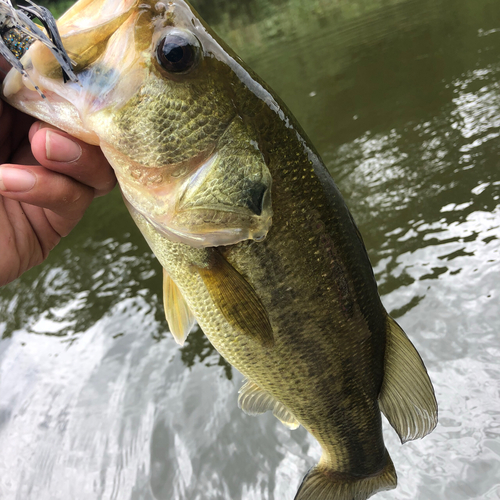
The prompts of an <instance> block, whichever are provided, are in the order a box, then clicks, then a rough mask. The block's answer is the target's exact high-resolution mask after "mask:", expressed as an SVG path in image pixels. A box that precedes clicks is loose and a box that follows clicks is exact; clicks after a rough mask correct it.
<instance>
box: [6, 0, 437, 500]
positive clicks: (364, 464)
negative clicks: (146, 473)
mask: <svg viewBox="0 0 500 500" xmlns="http://www.w3.org/2000/svg"><path fill="white" fill-rule="evenodd" d="M82 2H85V3H82ZM110 4H117V1H116V0H107V1H101V0H99V1H98V0H94V1H93V2H89V1H88V0H80V2H78V3H77V4H76V5H75V6H74V7H73V8H72V9H71V10H70V11H69V12H68V13H67V14H65V15H64V16H63V18H62V19H61V20H60V21H59V30H60V32H61V35H62V41H63V44H64V46H65V47H68V48H69V47H71V53H72V54H73V53H76V54H81V56H80V57H76V63H77V66H76V68H77V71H75V72H76V74H77V76H78V77H79V79H80V87H79V86H78V84H76V83H71V82H68V83H63V79H62V76H61V71H60V70H59V69H58V66H57V62H54V59H53V57H51V55H50V53H47V51H46V50H44V47H43V46H41V44H38V45H37V44H34V45H33V46H32V47H31V48H30V50H29V51H28V52H27V54H26V55H25V56H24V57H23V59H22V62H23V65H24V67H25V68H27V70H28V71H29V70H30V69H31V72H30V78H31V79H32V80H33V81H34V82H36V84H37V85H38V86H39V87H40V88H41V89H42V90H43V91H44V93H45V95H47V99H49V100H51V99H52V109H51V108H49V107H48V106H47V104H46V103H44V102H42V101H41V100H40V99H39V98H38V97H37V94H36V92H34V90H33V89H30V88H29V85H28V84H26V83H25V82H23V81H22V78H21V77H20V76H18V75H16V74H15V73H11V74H10V75H9V76H8V78H7V79H6V82H5V84H4V95H5V98H6V99H7V100H8V101H9V102H11V103H12V104H13V105H14V106H16V107H19V108H20V109H22V110H24V111H26V112H28V113H30V114H33V115H34V116H37V117H38V118H40V119H43V120H45V121H48V122H50V123H52V124H53V125H56V126H59V127H61V128H63V129H65V130H67V131H68V132H70V133H72V134H74V135H76V136H77V137H81V138H82V139H84V140H87V141H88V142H91V143H94V144H99V145H100V146H101V148H102V149H103V151H104V153H105V154H106V156H107V158H108V159H109V161H110V163H111V165H112V166H113V168H114V169H115V172H116V174H117V177H118V180H119V182H120V186H121V189H122V192H123V195H124V199H125V202H126V204H127V206H128V208H129V210H130V212H131V214H132V216H133V218H134V220H135V222H136V223H137V225H138V227H139V228H140V229H141V231H142V233H143V234H144V236H145V238H146V240H147V241H148V243H149V245H150V246H151V248H152V250H153V252H154V253H155V255H156V257H157V258H158V260H159V261H160V263H161V265H162V266H163V269H164V298H165V312H166V317H167V320H168V323H169V326H170V330H171V331H172V333H173V334H174V337H175V338H176V340H177V341H178V342H179V343H182V342H183V341H184V339H185V337H186V335H187V334H188V333H189V330H190V328H191V326H192V325H193V322H194V321H195V320H196V321H197V322H198V323H199V325H200V327H201V328H202V329H203V331H204V333H205V334H206V335H207V337H208V338H209V340H210V342H211V343H212V344H213V345H214V347H215V348H216V349H217V350H218V352H219V353H220V354H221V355H222V356H223V357H224V358H225V359H226V360H227V361H228V362H229V363H231V364H232V365H233V366H234V367H235V368H237V369H238V370H239V371H240V372H241V373H243V374H244V375H245V377H246V378H247V381H246V382H245V384H244V385H243V387H242V388H241V390H240V395H239V401H238V403H239V405H240V407H241V408H242V409H243V411H245V412H246V413H248V414H251V415H257V414H261V413H264V412H265V411H268V410H270V411H272V412H273V413H274V415H275V416H276V417H277V418H278V419H279V420H280V421H282V422H283V423H284V424H285V425H286V426H288V427H289V428H291V429H294V428H296V427H298V426H299V425H302V426H304V428H305V429H307V431H308V432H309V433H311V435H312V436H314V438H315V439H316V440H317V441H318V442H319V444H320V445H321V447H322V450H323V452H322V456H321V458H320V461H319V463H318V465H317V466H316V467H314V468H313V469H311V471H309V473H308V474H307V475H306V477H305V478H304V480H303V482H302V485H301V487H300V488H299V491H298V493H297V496H296V499H297V500H353V499H355V500H364V499H366V498H368V497H370V496H371V495H373V494H375V493H376V492H377V491H381V490H384V489H390V488H394V487H395V486H396V481H397V479H396V473H395V470H394V466H393V464H392V462H391V459H390V457H389V455H388V453H387V451H386V449H385V446H384V441H383V436H382V423H381V411H382V412H383V413H384V414H385V415H386V417H387V418H388V420H389V422H390V423H391V425H392V426H393V427H394V428H395V430H396V431H397V433H398V434H399V436H400V438H401V440H402V441H403V442H404V441H406V440H410V439H415V438H418V437H423V436H425V435H426V434H427V433H429V432H430V431H431V430H432V429H433V428H434V427H435V425H436V423H437V405H436V400H435V397H434V391H433V388H432V384H431V382H430V380H429V377H428V375H427V372H426V370H425V367H424V365H423V363H422V360H421V359H420V357H419V355H418V353H417V351H416V350H415V348H414V347H413V345H412V344H411V342H410V341H409V340H408V338H407V337H406V335H405V333H404V332H403V331H402V330H401V328H400V327H399V326H398V325H397V324H396V323H395V321H394V320H393V319H392V318H390V317H389V316H388V314H387V312H386V311H385V309H384V307H383V306H382V304H381V301H380V298H379V295H378V292H377V285H376V282H375V279H374V276H373V271H372V268H371V265H370V262H369V259H368V256H367V253H366V249H365V246H364V244H363V241H362V238H361V236H360V234H359V232H358V229H357V227H356V225H355V223H354V221H353V219H352V216H351V214H350V213H349V210H348V209H347V207H346V205H345V203H344V201H343V199H342V196H341V194H340V193H339V191H338V189H337V187H336V186H335V184H334V182H333V180H332V178H331V176H330V175H329V173H328V172H327V170H326V168H325V167H324V165H323V163H322V161H321V159H320V158H319V156H318V154H317V153H316V152H315V150H314V148H313V146H312V145H311V144H310V141H309V140H308V139H307V137H306V136H305V134H304V132H303V131H302V130H301V128H300V126H299V125H298V124H297V123H296V122H295V120H294V119H293V117H292V116H291V114H290V112H289V111H288V110H287V109H286V107H285V106H284V105H283V104H282V103H281V102H280V101H279V99H278V98H277V97H276V96H274V95H273V93H272V91H271V90H270V89H268V88H267V87H266V85H265V84H264V83H263V82H262V81H260V80H259V79H258V77H257V76H255V75H254V74H252V73H251V71H250V70H248V69H247V68H245V66H244V65H243V63H242V62H241V60H239V58H238V57H237V56H235V55H234V54H233V53H232V52H231V51H230V49H229V48H227V47H226V46H225V45H224V44H223V42H221V41H220V40H219V39H218V38H217V36H216V35H215V34H214V33H213V32H211V31H210V29H209V28H208V27H207V26H206V25H205V24H203V22H202V21H201V20H200V19H199V16H198V15H197V14H196V12H194V10H193V9H192V8H191V7H190V6H189V5H188V4H187V3H186V2H184V1H183V0H176V1H175V2H165V3H162V2H159V3H156V2H152V3H148V2H144V3H141V4H139V3H135V2H131V1H123V2H120V3H119V4H117V5H114V9H113V8H111V7H113V5H110ZM106 16H107V17H106ZM91 42H92V43H91ZM96 47H97V48H96ZM125 47H126V49H127V50H124V48H125ZM68 50H69V49H68ZM124 54H125V55H124Z"/></svg>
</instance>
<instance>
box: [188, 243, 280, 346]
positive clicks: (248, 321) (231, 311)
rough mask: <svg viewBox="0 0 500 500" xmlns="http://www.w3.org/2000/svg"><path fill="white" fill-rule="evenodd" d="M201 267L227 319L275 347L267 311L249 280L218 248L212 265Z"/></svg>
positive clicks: (238, 327)
mask: <svg viewBox="0 0 500 500" xmlns="http://www.w3.org/2000/svg"><path fill="white" fill-rule="evenodd" d="M198 271H199V273H200V276H201V278H202V279H203V282H204V283H205V285H206V286H207V289H208V292H209V293H210V296H211V297H212V300H213V301H214V302H215V304H216V305H217V307H218V308H219V309H220V311H221V312H222V314H223V315H224V317H225V318H226V320H227V321H228V322H229V323H230V324H231V325H233V326H234V327H236V328H237V329H238V330H240V331H241V332H242V333H245V334H247V335H249V336H250V337H252V338H253V339H254V340H256V341H257V342H259V343H260V344H262V345H263V346H265V347H272V346H273V345H274V337H273V329H272V327H271V323H270V321H269V317H268V315H267V311H266V309H265V307H264V305H263V304H262V302H261V300H260V299H259V297H258V296H257V294H256V293H255V290H254V289H253V288H252V286H251V285H250V283H248V281H246V280H245V278H244V277H243V276H242V275H241V274H240V273H239V272H238V271H236V269H235V268H234V267H233V266H232V265H231V264H229V262H227V260H226V259H225V258H224V257H223V256H222V255H221V254H220V253H219V252H218V251H217V250H216V249H214V250H213V253H212V255H211V263H210V266H209V267H208V268H202V267H199V268H198Z"/></svg>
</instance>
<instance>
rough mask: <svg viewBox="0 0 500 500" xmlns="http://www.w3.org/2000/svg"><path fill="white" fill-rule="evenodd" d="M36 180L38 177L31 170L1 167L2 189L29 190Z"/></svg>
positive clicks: (0, 187)
mask: <svg viewBox="0 0 500 500" xmlns="http://www.w3.org/2000/svg"><path fill="white" fill-rule="evenodd" d="M35 182H36V177H35V175H34V174H33V173H32V172H30V171H29V170H23V169H22V168H10V167H0V189H1V190H2V191H16V192H23V191H29V190H30V189H31V188H32V187H33V186H34V185H35Z"/></svg>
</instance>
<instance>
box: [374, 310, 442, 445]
mask: <svg viewBox="0 0 500 500" xmlns="http://www.w3.org/2000/svg"><path fill="white" fill-rule="evenodd" d="M387 325H388V327H387V337H386V338H387V341H386V342H387V344H386V348H385V367H384V369H385V373H384V381H383V383H382V389H381V391H380V394H379V406H380V410H381V411H382V412H383V414H384V415H385V416H386V417H387V420H389V423H390V424H391V425H392V427H394V430H395V431H396V432H397V433H398V435H399V438H400V439H401V442H402V443H405V442H406V441H411V440H412V439H417V438H422V437H424V436H425V435H427V434H429V432H431V431H432V430H433V429H434V427H436V424H437V412H438V409H437V402H436V396H435V395H434V388H433V387H432V383H431V381H430V379H429V375H428V374H427V370H426V369H425V366H424V363H423V361H422V359H421V358H420V356H419V354H418V352H417V350H416V349H415V347H414V346H413V344H412V343H411V342H410V340H409V339H408V337H407V336H406V334H405V332H403V330H402V329H401V327H400V326H399V325H398V324H397V323H396V322H395V321H394V320H393V319H392V318H391V317H388V321H387Z"/></svg>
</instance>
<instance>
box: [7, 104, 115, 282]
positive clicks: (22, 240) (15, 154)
mask: <svg viewBox="0 0 500 500" xmlns="http://www.w3.org/2000/svg"><path fill="white" fill-rule="evenodd" d="M115 183H116V178H115V175H114V173H113V170H112V169H111V167H110V166H109V164H108V162H107V161H106V159H105V158H104V155H103V154H102V152H101V150H100V148H98V147H97V146H90V145H88V144H86V143H84V142H82V141H79V140H77V139H74V138H73V137H71V136H70V135H69V134H67V133H65V132H62V131H60V130H58V129H55V128H53V127H49V126H48V125H46V124H42V123H41V122H34V123H33V119H32V118H30V117H28V116H27V115H25V114H23V113H21V112H20V111H17V110H15V109H14V108H12V107H11V106H9V105H8V104H6V103H4V102H2V101H0V286H2V285H5V284H6V283H9V282H10V281H13V280H14V279H16V278H17V277H19V276H20V275H21V274H22V273H24V272H25V271H27V270H28V269H30V268H32V267H33V266H36V265H38V264H40V263H41V262H43V261H44V260H45V259H46V258H47V256H48V254H49V252H50V251H51V250H52V249H53V248H54V247H55V246H56V245H57V244H58V243H59V241H60V239H61V237H63V236H66V235H67V234H68V233H69V232H70V231H71V230H72V229H73V227H74V226H75V225H76V224H77V222H78V221H79V220H80V219H81V218H82V216H83V214H84V212H85V210H86V209H87V208H88V206H89V205H90V203H91V202H92V200H93V199H94V197H96V196H102V195H104V194H106V193H108V192H109V191H111V190H112V189H113V187H114V185H115Z"/></svg>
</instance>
